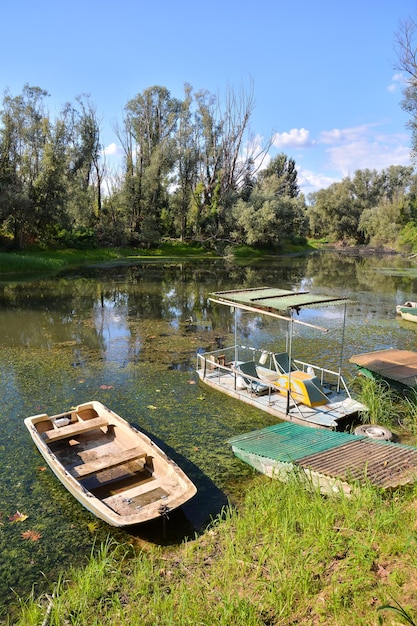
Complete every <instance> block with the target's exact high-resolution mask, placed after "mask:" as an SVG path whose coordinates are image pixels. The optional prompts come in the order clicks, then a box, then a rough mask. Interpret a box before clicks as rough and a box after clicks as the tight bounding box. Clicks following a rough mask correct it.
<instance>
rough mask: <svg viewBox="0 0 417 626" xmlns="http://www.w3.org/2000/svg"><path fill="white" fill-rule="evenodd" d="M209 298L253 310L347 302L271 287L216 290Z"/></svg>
mask: <svg viewBox="0 0 417 626" xmlns="http://www.w3.org/2000/svg"><path fill="white" fill-rule="evenodd" d="M209 300H211V301H213V302H217V303H219V304H224V305H226V306H232V307H236V308H238V309H239V308H240V309H244V310H246V311H247V310H250V311H253V312H255V313H256V312H264V313H265V312H269V313H273V312H277V313H278V312H284V311H287V312H291V311H296V312H298V311H299V310H300V309H302V308H306V307H323V306H329V305H341V304H348V303H349V302H351V300H349V299H347V298H336V297H334V296H324V295H317V294H316V295H314V294H311V293H309V292H308V291H289V290H286V289H275V288H273V287H260V288H255V289H238V290H233V291H218V292H215V293H212V294H210V296H209Z"/></svg>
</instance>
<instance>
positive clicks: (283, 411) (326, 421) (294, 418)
mask: <svg viewBox="0 0 417 626" xmlns="http://www.w3.org/2000/svg"><path fill="white" fill-rule="evenodd" d="M259 369H260V370H262V368H259ZM197 373H198V374H199V377H200V380H202V381H203V382H204V383H206V384H208V385H210V387H212V388H214V389H217V390H219V391H222V392H223V393H226V394H227V395H229V396H231V397H233V398H236V399H237V400H242V401H243V402H245V403H246V404H249V405H251V406H254V407H256V408H259V409H261V410H262V411H265V412H267V413H269V414H270V415H273V416H274V417H276V418H278V419H284V420H288V421H291V422H294V423H296V424H301V425H305V426H311V427H323V428H336V427H337V426H338V425H339V424H340V423H341V422H342V421H343V420H345V419H346V417H347V416H350V415H353V414H355V413H358V412H359V411H361V410H362V409H363V408H364V407H363V405H361V404H360V403H359V402H357V401H356V400H354V399H353V398H346V397H345V396H343V395H342V394H338V393H337V392H336V391H331V390H328V397H329V403H328V404H325V405H322V406H318V407H308V406H306V405H304V404H301V403H298V402H295V401H294V398H293V397H292V398H291V400H290V404H289V407H288V409H289V410H288V413H287V394H286V393H281V392H279V391H278V389H276V388H274V387H273V386H271V389H270V393H266V394H264V395H256V394H255V393H253V392H251V391H249V390H248V389H247V388H243V389H240V388H237V387H236V376H235V375H234V373H233V372H231V371H230V370H228V369H227V368H222V367H219V368H215V369H214V370H213V371H212V372H205V373H203V371H201V370H197Z"/></svg>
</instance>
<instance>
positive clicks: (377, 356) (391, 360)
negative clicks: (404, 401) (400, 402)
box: [349, 348, 417, 389]
mask: <svg viewBox="0 0 417 626" xmlns="http://www.w3.org/2000/svg"><path fill="white" fill-rule="evenodd" d="M349 361H350V363H354V364H355V365H356V366H357V368H358V370H359V372H360V373H362V374H364V375H365V376H370V377H373V378H377V379H378V378H380V379H383V380H386V381H387V382H388V383H389V384H391V385H393V386H396V387H400V388H403V389H404V388H406V387H416V384H417V352H412V351H411V350H397V349H396V348H389V349H388V350H377V351H375V352H364V353H362V354H354V355H353V356H351V357H350V359H349Z"/></svg>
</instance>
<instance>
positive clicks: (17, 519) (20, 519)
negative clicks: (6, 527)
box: [9, 511, 29, 523]
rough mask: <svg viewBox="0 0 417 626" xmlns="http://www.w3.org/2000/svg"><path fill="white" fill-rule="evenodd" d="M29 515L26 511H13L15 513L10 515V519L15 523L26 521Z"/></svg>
mask: <svg viewBox="0 0 417 626" xmlns="http://www.w3.org/2000/svg"><path fill="white" fill-rule="evenodd" d="M28 517H29V516H28V515H26V514H25V513H21V512H20V511H16V513H13V515H10V517H9V521H10V522H12V523H14V522H24V521H25V519H27V518H28Z"/></svg>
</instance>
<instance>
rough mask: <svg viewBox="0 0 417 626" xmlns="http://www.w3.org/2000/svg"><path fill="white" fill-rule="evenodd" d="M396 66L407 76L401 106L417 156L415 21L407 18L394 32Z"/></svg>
mask: <svg viewBox="0 0 417 626" xmlns="http://www.w3.org/2000/svg"><path fill="white" fill-rule="evenodd" d="M395 44H396V52H397V60H398V63H397V68H398V69H399V70H400V71H401V72H405V75H406V77H407V79H406V83H405V86H404V89H403V101H402V107H403V109H404V111H406V113H408V114H409V115H410V120H409V122H408V124H407V126H408V128H409V129H410V130H411V137H412V154H413V156H414V157H416V156H417V22H416V21H415V20H413V19H408V20H406V21H404V22H402V23H401V24H400V28H399V31H398V32H397V33H396V39H395Z"/></svg>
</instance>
